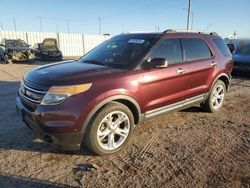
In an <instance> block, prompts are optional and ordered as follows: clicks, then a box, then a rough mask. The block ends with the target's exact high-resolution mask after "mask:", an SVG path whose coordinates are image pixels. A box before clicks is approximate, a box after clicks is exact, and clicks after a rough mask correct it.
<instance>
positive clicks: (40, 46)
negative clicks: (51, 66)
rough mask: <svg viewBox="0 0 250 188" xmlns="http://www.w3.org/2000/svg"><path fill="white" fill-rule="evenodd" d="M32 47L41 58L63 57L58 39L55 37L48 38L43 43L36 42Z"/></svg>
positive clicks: (37, 57) (59, 58) (36, 55)
mask: <svg viewBox="0 0 250 188" xmlns="http://www.w3.org/2000/svg"><path fill="white" fill-rule="evenodd" d="M32 49H33V52H34V54H35V57H36V59H39V60H62V58H63V55H62V52H61V51H60V50H59V48H58V44H57V40H56V39H54V38H46V39H44V40H43V42H42V43H36V44H34V46H33V48H32Z"/></svg>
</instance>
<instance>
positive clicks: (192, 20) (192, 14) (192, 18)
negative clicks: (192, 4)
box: [182, 8, 194, 29]
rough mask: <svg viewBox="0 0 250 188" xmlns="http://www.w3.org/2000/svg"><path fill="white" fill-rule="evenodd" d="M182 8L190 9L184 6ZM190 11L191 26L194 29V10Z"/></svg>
mask: <svg viewBox="0 0 250 188" xmlns="http://www.w3.org/2000/svg"><path fill="white" fill-rule="evenodd" d="M182 10H186V11H188V9H187V8H182ZM190 13H191V27H190V28H191V29H193V25H194V12H193V11H192V10H191V11H190Z"/></svg>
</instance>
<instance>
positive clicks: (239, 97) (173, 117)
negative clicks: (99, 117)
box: [0, 64, 250, 188]
mask: <svg viewBox="0 0 250 188" xmlns="http://www.w3.org/2000/svg"><path fill="white" fill-rule="evenodd" d="M35 66H37V65H27V64H21V65H20V64H19V65H17V64H13V65H1V64H0V187H1V188H2V187H3V188H5V187H25V188H29V187H80V186H82V187H233V188H234V187H250V77H248V78H247V77H235V78H234V79H233V80H232V84H231V87H230V89H229V92H228V94H227V96H226V101H225V106H224V107H223V109H222V110H221V111H220V112H218V113H214V114H211V113H205V112H202V111H201V109H200V108H199V107H198V106H197V107H192V108H189V109H187V110H183V111H181V112H175V113H172V114H168V115H162V116H159V117H158V118H154V119H152V120H150V121H147V122H145V123H143V124H141V125H139V126H138V127H137V128H136V129H135V131H134V135H133V138H132V140H131V142H130V143H129V145H128V146H127V147H126V148H125V149H124V150H122V151H121V152H119V153H117V154H114V155H110V156H105V157H99V156H93V154H92V153H91V152H89V151H88V150H87V149H85V148H84V149H82V150H81V151H79V152H71V153H65V152H61V151H58V150H56V149H55V148H52V147H51V146H48V145H47V144H44V143H42V142H41V141H39V140H37V139H35V138H34V137H33V134H32V133H31V131H30V130H29V129H28V128H27V127H26V126H25V124H24V123H22V122H21V121H20V119H19V118H18V117H17V115H16V111H15V96H16V93H17V90H18V87H19V83H20V80H21V78H22V77H23V75H24V74H25V72H26V71H28V70H30V69H31V68H33V67H35Z"/></svg>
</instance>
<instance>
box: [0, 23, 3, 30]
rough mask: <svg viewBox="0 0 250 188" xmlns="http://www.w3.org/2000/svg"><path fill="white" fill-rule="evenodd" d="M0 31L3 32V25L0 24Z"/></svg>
mask: <svg viewBox="0 0 250 188" xmlns="http://www.w3.org/2000/svg"><path fill="white" fill-rule="evenodd" d="M0 30H3V24H2V22H0Z"/></svg>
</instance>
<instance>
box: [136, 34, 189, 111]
mask: <svg viewBox="0 0 250 188" xmlns="http://www.w3.org/2000/svg"><path fill="white" fill-rule="evenodd" d="M153 58H165V59H166V60H167V61H168V67H166V68H154V69H151V70H145V71H144V73H143V79H142V81H141V85H142V89H143V96H144V104H145V110H146V111H150V110H153V109H156V108H159V107H163V106H166V105H169V104H173V103H176V102H179V101H184V100H185V99H186V93H185V91H186V89H187V77H186V74H185V73H184V72H182V71H179V70H182V69H185V63H184V62H183V56H182V50H181V44H180V40H179V39H178V38H165V39H162V40H161V41H160V42H159V44H158V45H157V46H156V47H155V48H154V49H153V50H152V52H151V53H150V59H153Z"/></svg>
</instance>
